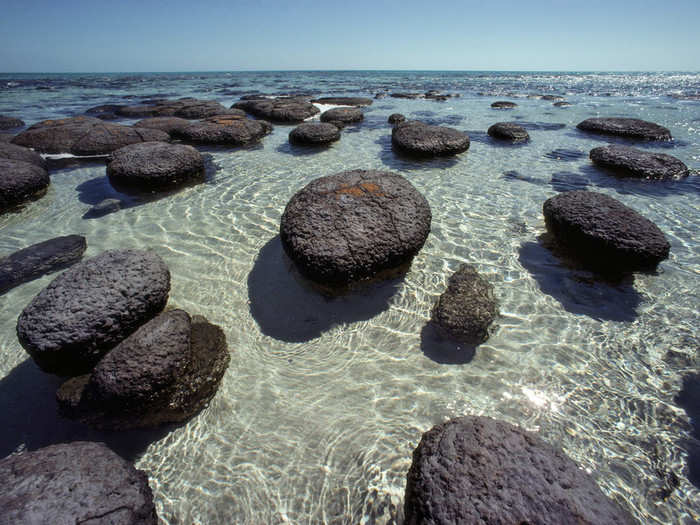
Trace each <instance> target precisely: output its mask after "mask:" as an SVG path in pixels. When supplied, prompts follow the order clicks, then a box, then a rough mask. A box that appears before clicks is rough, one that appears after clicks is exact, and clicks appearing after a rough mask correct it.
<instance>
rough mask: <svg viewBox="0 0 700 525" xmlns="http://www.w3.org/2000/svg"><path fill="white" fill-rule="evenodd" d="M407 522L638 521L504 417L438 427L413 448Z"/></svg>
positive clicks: (627, 524) (594, 524) (544, 524)
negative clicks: (503, 418) (499, 419)
mask: <svg viewBox="0 0 700 525" xmlns="http://www.w3.org/2000/svg"><path fill="white" fill-rule="evenodd" d="M404 514H405V516H404V517H405V524H406V525H428V524H431V525H437V524H443V525H448V524H456V523H464V524H467V523H474V524H476V523H484V524H485V523H488V524H494V525H514V524H517V525H523V524H535V523H536V524H538V525H563V524H565V523H566V524H574V523H576V524H579V525H612V524H615V525H632V524H634V523H636V522H635V520H634V519H633V518H632V517H631V516H630V514H629V513H628V512H627V511H625V510H623V509H622V508H620V507H619V506H618V505H617V504H616V503H614V502H613V501H612V500H610V499H609V498H607V497H606V496H605V495H604V494H603V492H602V491H601V490H600V488H598V486H597V485H596V482H595V480H594V479H593V478H592V477H591V476H590V475H588V474H586V472H585V471H583V470H582V469H580V468H579V467H578V465H576V463H574V462H573V461H572V460H571V459H569V458H568V457H567V456H566V455H565V454H564V453H563V452H562V451H561V450H560V449H558V448H555V447H553V446H551V445H549V444H548V443H545V442H544V441H543V440H542V439H540V438H539V437H538V436H537V435H536V434H533V433H531V432H527V431H525V430H522V429H521V428H518V427H516V426H513V425H511V424H509V423H506V422H504V421H497V420H495V419H491V418H488V417H482V416H466V417H461V418H456V419H452V420H450V421H447V422H445V423H441V424H439V425H436V426H435V427H433V428H432V429H430V430H429V431H428V432H426V433H425V434H423V437H422V439H421V441H420V444H419V445H418V447H417V448H416V449H415V450H414V452H413V462H412V464H411V468H410V469H409V471H408V475H407V477H406V493H405V497H404Z"/></svg>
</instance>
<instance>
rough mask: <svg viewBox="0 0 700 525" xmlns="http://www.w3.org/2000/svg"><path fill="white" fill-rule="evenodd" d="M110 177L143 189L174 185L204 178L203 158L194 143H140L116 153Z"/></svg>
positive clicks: (165, 187) (173, 186) (126, 184)
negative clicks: (187, 144)
mask: <svg viewBox="0 0 700 525" xmlns="http://www.w3.org/2000/svg"><path fill="white" fill-rule="evenodd" d="M107 176H108V177H109V179H110V180H111V181H112V182H114V183H116V184H118V185H124V186H129V187H134V188H139V189H144V190H159V189H168V188H175V187H177V186H182V185H184V184H188V183H191V182H194V181H201V180H203V179H204V159H202V155H201V153H199V151H197V150H196V149H194V148H193V147H192V146H186V145H184V144H168V143H166V142H141V143H140V144H131V145H129V146H124V147H123V148H120V149H118V150H117V151H115V152H113V153H112V155H111V160H110V162H109V163H108V164H107Z"/></svg>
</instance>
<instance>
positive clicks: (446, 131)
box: [391, 120, 469, 157]
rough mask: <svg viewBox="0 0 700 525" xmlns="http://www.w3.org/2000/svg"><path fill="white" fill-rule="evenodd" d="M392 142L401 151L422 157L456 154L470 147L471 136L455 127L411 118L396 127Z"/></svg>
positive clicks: (393, 131)
mask: <svg viewBox="0 0 700 525" xmlns="http://www.w3.org/2000/svg"><path fill="white" fill-rule="evenodd" d="M391 144H392V146H393V147H394V148H396V149H397V150H399V151H400V152H401V153H407V154H410V155H416V156H421V157H434V156H445V155H456V154H458V153H462V152H464V151H467V150H468V149H469V136H468V135H467V134H466V133H462V132H461V131H458V130H456V129H453V128H448V127H445V126H430V125H428V124H424V123H423V122H419V121H417V120H409V121H407V122H403V123H400V124H398V125H397V126H395V127H394V129H393V130H392V132H391Z"/></svg>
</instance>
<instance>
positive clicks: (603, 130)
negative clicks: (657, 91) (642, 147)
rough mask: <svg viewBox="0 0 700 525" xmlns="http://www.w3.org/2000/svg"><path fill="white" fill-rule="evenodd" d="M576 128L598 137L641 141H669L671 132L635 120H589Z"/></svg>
mask: <svg viewBox="0 0 700 525" xmlns="http://www.w3.org/2000/svg"><path fill="white" fill-rule="evenodd" d="M576 127H577V128H578V129H580V130H583V131H588V132H590V133H597V134H599V135H615V136H618V137H626V138H631V139H641V140H671V132H670V131H669V130H668V129H667V128H664V127H663V126H659V125H658V124H654V123H653V122H647V121H646V120H639V119H636V118H614V117H607V118H589V119H586V120H584V121H583V122H579V123H578V124H577V126H576Z"/></svg>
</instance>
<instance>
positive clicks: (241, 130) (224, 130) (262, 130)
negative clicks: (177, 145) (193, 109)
mask: <svg viewBox="0 0 700 525" xmlns="http://www.w3.org/2000/svg"><path fill="white" fill-rule="evenodd" d="M271 131H272V126H271V125H270V123H269V122H266V121H264V120H246V119H240V118H238V117H234V118H232V119H224V120H221V119H219V120H218V121H217V122H197V123H194V124H190V125H189V126H187V127H186V128H185V129H183V130H181V131H178V132H176V133H175V134H176V136H177V137H179V138H181V139H182V140H185V141H187V142H191V143H193V144H210V145H223V146H242V145H244V144H248V143H250V142H255V141H257V140H260V139H261V138H263V137H264V136H265V135H267V134H268V133H270V132H271Z"/></svg>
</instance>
